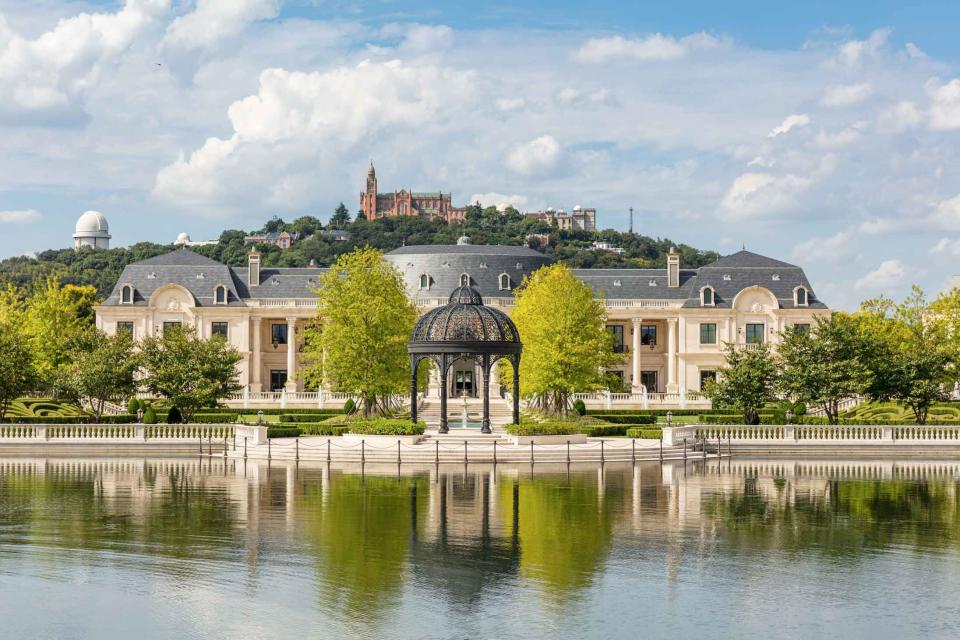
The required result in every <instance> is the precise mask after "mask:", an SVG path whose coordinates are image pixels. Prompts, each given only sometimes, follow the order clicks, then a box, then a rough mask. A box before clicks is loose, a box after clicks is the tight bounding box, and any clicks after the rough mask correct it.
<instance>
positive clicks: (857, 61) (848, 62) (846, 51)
mask: <svg viewBox="0 0 960 640" xmlns="http://www.w3.org/2000/svg"><path fill="white" fill-rule="evenodd" d="M892 31H893V30H892V29H888V28H885V29H877V30H875V31H874V32H873V33H871V34H870V36H869V37H868V38H867V39H866V40H849V41H847V42H845V43H843V44H842V45H840V48H839V49H838V51H837V55H836V57H834V58H831V59H829V60H827V62H826V66H827V67H828V68H829V67H840V68H844V69H855V68H857V67H859V66H860V65H861V64H862V63H863V62H864V60H866V59H868V58H875V57H876V56H877V55H878V54H879V53H880V50H881V49H882V48H883V45H885V44H886V42H887V39H888V38H889V37H890V34H891V33H892Z"/></svg>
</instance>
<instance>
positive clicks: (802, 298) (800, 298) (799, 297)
mask: <svg viewBox="0 0 960 640" xmlns="http://www.w3.org/2000/svg"><path fill="white" fill-rule="evenodd" d="M793 296H794V302H796V303H797V306H798V307H805V306H807V290H806V288H804V287H797V288H796V289H794V291H793Z"/></svg>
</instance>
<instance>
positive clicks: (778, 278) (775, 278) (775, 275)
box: [772, 273, 780, 282]
mask: <svg viewBox="0 0 960 640" xmlns="http://www.w3.org/2000/svg"><path fill="white" fill-rule="evenodd" d="M772 279H773V281H774V282H780V274H779V273H775V274H773V276H772Z"/></svg>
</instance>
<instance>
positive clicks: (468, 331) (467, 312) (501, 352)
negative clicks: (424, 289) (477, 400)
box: [407, 286, 523, 433]
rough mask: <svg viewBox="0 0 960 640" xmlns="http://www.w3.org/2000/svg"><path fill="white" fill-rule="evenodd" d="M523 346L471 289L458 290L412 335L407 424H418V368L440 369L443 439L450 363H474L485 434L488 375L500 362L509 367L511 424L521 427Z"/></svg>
mask: <svg viewBox="0 0 960 640" xmlns="http://www.w3.org/2000/svg"><path fill="white" fill-rule="evenodd" d="M522 350H523V345H522V344H521V343H520V334H518V333H517V327H516V325H515V324H513V321H512V320H511V319H510V318H509V317H508V316H507V314H505V313H504V312H503V311H500V310H499V309H494V308H491V307H487V306H485V305H484V304H483V298H482V297H481V296H480V293H479V292H478V291H477V290H476V289H474V288H473V287H469V286H467V287H457V288H456V289H454V290H453V293H451V294H450V299H449V301H448V302H447V304H446V305H444V306H442V307H437V308H436V309H433V310H431V311H428V312H427V313H425V314H424V315H423V316H422V317H421V318H420V320H418V321H417V325H416V326H415V327H414V329H413V335H412V336H410V342H409V343H408V344H407V351H408V352H409V353H410V372H411V373H410V418H411V420H412V421H413V422H416V421H417V365H419V364H420V362H421V361H422V360H425V359H429V360H431V361H432V362H434V363H436V365H437V367H438V368H439V369H440V430H439V431H440V433H447V432H448V430H449V428H448V426H447V370H448V369H449V368H450V366H451V365H452V364H453V362H454V361H455V360H460V359H467V360H473V362H475V363H477V364H478V365H479V366H480V369H481V370H482V371H483V422H482V423H481V427H480V432H481V433H490V432H491V431H490V370H491V368H492V367H493V364H494V363H495V362H496V361H497V360H500V359H507V360H509V361H510V362H511V364H513V422H514V424H518V423H519V422H520V354H521V351H522Z"/></svg>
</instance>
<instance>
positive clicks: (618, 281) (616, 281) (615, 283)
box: [613, 280, 623, 287]
mask: <svg viewBox="0 0 960 640" xmlns="http://www.w3.org/2000/svg"><path fill="white" fill-rule="evenodd" d="M613 286H615V287H622V286H623V282H622V281H620V280H614V281H613Z"/></svg>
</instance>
